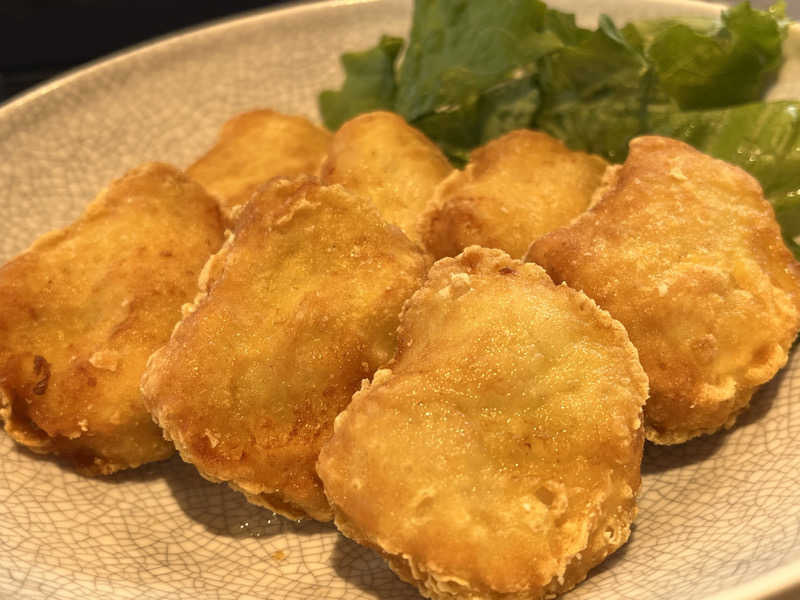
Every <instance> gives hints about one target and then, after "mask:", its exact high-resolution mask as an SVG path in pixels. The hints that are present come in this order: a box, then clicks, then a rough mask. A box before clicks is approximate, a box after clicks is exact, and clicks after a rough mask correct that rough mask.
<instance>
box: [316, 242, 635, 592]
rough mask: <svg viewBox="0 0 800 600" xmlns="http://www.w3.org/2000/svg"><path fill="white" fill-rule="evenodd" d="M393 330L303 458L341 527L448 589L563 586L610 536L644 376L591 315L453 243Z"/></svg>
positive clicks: (624, 495) (605, 318) (409, 572)
mask: <svg viewBox="0 0 800 600" xmlns="http://www.w3.org/2000/svg"><path fill="white" fill-rule="evenodd" d="M398 344H399V346H398V352H397V354H396V356H395V358H394V359H393V360H392V362H391V363H389V364H388V365H387V368H384V369H381V370H379V371H378V372H377V373H376V374H375V376H374V378H373V380H372V383H371V384H369V383H366V384H365V385H364V387H362V389H361V391H359V392H358V393H357V394H355V396H354V397H353V401H352V403H351V404H350V406H349V407H348V408H347V409H346V410H345V411H344V412H343V413H342V414H341V415H340V416H339V417H338V418H337V419H336V422H335V426H334V434H333V436H332V437H331V439H330V440H329V441H328V443H327V444H326V445H325V446H324V447H323V449H322V452H321V454H320V458H319V462H318V464H317V470H318V472H319V474H320V477H321V478H322V480H323V482H324V485H325V492H326V494H327V496H328V498H329V499H330V501H331V503H332V505H333V507H334V511H335V519H336V524H337V526H338V527H339V528H340V529H341V530H342V532H343V533H344V534H345V535H347V536H348V537H351V538H354V539H355V540H357V541H359V542H361V543H364V544H366V545H368V546H370V547H373V548H375V549H377V550H378V551H380V552H381V553H382V554H383V555H384V556H385V557H386V558H387V559H388V561H389V563H390V566H392V568H393V569H394V570H395V571H396V572H397V573H398V574H399V575H400V576H401V577H402V578H403V579H406V580H407V581H410V582H412V583H414V584H415V585H417V586H418V587H419V589H420V591H421V592H422V594H423V595H425V596H428V597H432V598H448V599H454V598H507V599H510V598H517V599H522V598H542V597H544V596H545V595H547V594H552V593H554V592H559V591H564V590H567V589H570V588H571V587H573V586H574V585H575V584H576V583H577V582H579V581H581V580H582V579H583V578H584V577H585V576H586V572H587V571H588V569H590V568H591V567H592V566H594V565H595V564H597V563H599V562H600V561H601V560H602V559H603V558H604V557H605V556H606V555H607V554H608V553H610V552H613V551H614V550H615V549H616V548H617V547H619V546H620V545H621V544H623V543H624V542H625V541H626V540H627V538H628V535H629V526H630V523H631V520H632V518H633V516H634V514H635V511H636V509H635V494H636V492H637V490H638V488H639V484H640V462H641V456H642V444H643V439H644V437H643V432H642V423H641V416H642V404H643V403H644V401H645V398H646V397H647V379H646V377H645V375H644V372H643V371H642V368H641V366H640V364H639V362H638V360H637V355H636V350H635V349H634V348H633V346H632V345H631V343H630V342H629V341H628V337H627V335H626V333H625V330H624V329H623V327H622V326H621V325H620V324H619V323H618V322H616V321H614V320H612V319H611V317H609V315H608V313H606V312H605V311H601V310H600V309H598V308H597V306H596V305H595V304H594V302H593V301H592V300H590V299H589V298H587V297H586V296H585V295H583V294H581V293H579V292H576V291H575V290H572V289H570V288H568V287H566V286H558V287H557V286H555V285H553V283H552V282H551V281H550V279H549V278H548V277H547V275H546V274H545V272H544V271H543V270H542V269H541V268H539V267H537V266H536V265H531V264H524V263H521V262H520V261H517V260H512V259H511V258H509V257H508V255H506V254H504V253H503V252H501V251H499V250H487V249H484V248H478V247H470V248H467V249H466V250H465V251H464V253H463V254H462V255H460V256H459V257H457V258H456V259H449V258H447V259H443V260H440V261H439V262H437V263H436V264H435V265H434V266H433V268H432V269H431V271H430V274H429V276H428V280H427V281H426V283H425V285H424V287H423V288H422V289H421V290H420V291H418V292H417V293H415V294H414V296H413V297H412V299H411V300H410V301H409V302H408V303H407V304H406V306H405V308H404V310H403V314H402V316H401V325H400V329H399V341H398Z"/></svg>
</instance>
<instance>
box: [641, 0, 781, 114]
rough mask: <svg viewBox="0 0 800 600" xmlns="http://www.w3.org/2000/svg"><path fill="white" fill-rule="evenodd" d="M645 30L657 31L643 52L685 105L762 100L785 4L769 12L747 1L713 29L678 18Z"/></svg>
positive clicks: (775, 64)
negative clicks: (756, 7)
mask: <svg viewBox="0 0 800 600" xmlns="http://www.w3.org/2000/svg"><path fill="white" fill-rule="evenodd" d="M693 25H694V26H693ZM644 29H645V30H647V31H648V32H649V33H651V34H652V33H653V32H654V31H656V33H655V35H653V36H652V38H651V39H650V40H649V43H648V44H646V46H645V48H644V51H645V53H646V54H647V57H648V59H649V60H650V61H651V62H652V64H653V67H654V70H655V72H656V74H657V76H658V81H659V84H660V85H661V86H663V88H664V89H665V90H666V91H667V93H668V94H669V96H671V97H672V98H674V99H675V100H676V101H677V102H678V104H679V105H680V107H681V108H682V109H696V108H713V107H723V106H731V105H734V104H742V103H745V102H752V101H755V100H758V99H760V98H761V97H762V95H763V94H764V92H765V90H766V87H767V85H768V83H769V82H770V81H771V79H772V78H773V77H774V75H775V73H776V72H777V70H778V68H779V67H780V64H781V60H782V52H781V47H782V44H783V40H784V39H785V38H786V30H787V22H786V20H785V14H784V6H783V3H779V4H778V5H776V6H775V7H774V9H773V10H772V11H770V12H767V11H761V10H756V9H753V8H752V7H751V6H750V5H749V3H746V2H745V3H742V4H739V5H738V6H735V7H733V8H731V9H730V10H729V11H726V12H724V13H722V19H721V22H720V23H719V26H718V27H714V28H713V29H710V30H709V29H706V28H699V27H697V22H696V21H695V22H694V23H693V24H686V23H683V22H681V21H679V20H672V21H671V23H670V21H666V20H661V21H659V22H658V23H656V24H644ZM643 37H644V39H645V40H647V38H648V37H649V36H647V35H645V36H643Z"/></svg>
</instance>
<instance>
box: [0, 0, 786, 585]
mask: <svg viewBox="0 0 800 600" xmlns="http://www.w3.org/2000/svg"><path fill="white" fill-rule="evenodd" d="M402 1H404V0H289V1H286V2H280V3H276V4H273V5H271V6H268V7H263V8H256V9H251V10H246V11H242V12H239V13H236V14H233V15H229V16H225V17H221V18H217V19H211V20H208V21H203V22H201V23H197V24H194V25H190V26H188V27H185V28H181V29H179V30H176V31H171V32H168V33H165V34H162V35H158V36H155V37H152V38H148V39H146V40H143V41H141V42H138V43H135V44H132V45H130V46H127V47H125V48H122V49H119V50H116V51H113V52H110V53H108V54H105V55H103V56H100V57H98V58H95V59H92V60H90V61H87V62H85V63H81V64H79V65H76V66H74V67H72V68H70V69H68V70H66V71H64V72H63V73H61V74H59V75H57V76H55V77H53V78H50V79H48V80H46V81H44V82H42V83H39V84H36V85H34V86H32V87H30V88H27V89H25V90H22V91H21V92H19V93H17V94H14V95H12V96H11V97H9V98H7V99H6V100H4V101H3V102H0V124H2V122H3V121H6V120H7V119H10V118H12V117H13V115H14V114H15V113H17V112H18V111H21V110H25V109H26V108H27V107H28V106H29V105H30V104H31V103H33V102H35V101H36V100H37V99H39V98H41V97H43V96H46V95H48V94H50V93H53V92H55V91H57V90H59V89H61V88H63V87H65V86H69V85H72V84H73V83H75V82H79V81H80V80H82V79H84V78H87V77H91V76H93V75H95V74H96V73H97V72H99V71H102V70H105V69H113V68H114V67H116V66H117V65H119V64H121V63H124V62H125V61H127V60H129V59H131V58H138V57H141V56H143V55H147V54H150V53H152V52H159V51H162V50H165V49H167V48H169V47H170V46H175V45H181V44H184V43H186V42H187V41H188V40H190V39H191V38H198V39H199V38H200V37H203V36H207V35H209V34H212V35H213V34H214V33H218V32H222V31H224V30H225V29H231V28H238V27H241V26H246V24H249V23H257V22H263V21H268V20H271V19H274V18H282V17H283V16H286V15H290V14H291V15H296V14H302V13H304V12H315V11H318V10H325V9H335V8H337V7H341V6H352V5H362V4H363V5H367V4H373V5H374V4H381V3H387V4H388V3H395V4H397V3H400V2H402ZM408 1H409V2H411V0H408ZM544 1H545V2H547V0H544ZM573 1H574V2H578V1H579V0H573ZM605 1H611V0H605ZM645 2H646V3H649V4H656V3H659V4H662V5H667V4H669V5H674V6H676V8H679V7H686V8H694V9H704V10H719V11H722V10H725V9H727V8H730V6H729V5H725V4H721V3H719V2H713V1H704V0H645ZM790 28H791V30H792V32H793V33H794V34H797V35H800V21H794V20H792V21H791V24H790ZM354 50H357V49H354ZM799 100H800V99H799ZM9 260H10V258H9ZM798 551H800V548H798ZM23 591H24V590H23ZM792 591H796V592H800V556H797V557H795V558H793V559H792V560H791V562H788V563H786V564H785V565H782V566H779V567H776V568H774V569H771V570H770V571H767V572H766V573H763V574H762V575H759V576H758V577H755V578H753V579H750V580H748V581H746V582H744V583H740V584H738V585H736V586H734V587H729V588H725V589H721V590H719V591H717V592H715V593H713V594H711V595H708V596H706V600H770V599H771V598H774V599H775V600H788V596H784V595H785V594H787V593H789V592H792Z"/></svg>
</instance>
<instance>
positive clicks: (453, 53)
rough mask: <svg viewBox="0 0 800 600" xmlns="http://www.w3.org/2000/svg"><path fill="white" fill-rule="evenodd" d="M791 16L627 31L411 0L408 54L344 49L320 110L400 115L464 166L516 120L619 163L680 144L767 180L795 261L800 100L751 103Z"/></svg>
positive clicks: (522, 12) (510, 9)
mask: <svg viewBox="0 0 800 600" xmlns="http://www.w3.org/2000/svg"><path fill="white" fill-rule="evenodd" d="M787 24H788V22H787V20H786V17H785V3H784V2H783V1H779V2H778V3H776V4H775V5H774V6H773V8H772V9H770V10H769V11H761V10H756V9H753V8H752V7H751V6H750V4H749V3H748V2H743V3H741V4H739V5H737V6H735V7H733V8H731V9H730V10H728V11H726V12H724V13H723V14H722V16H721V17H720V18H718V19H708V18H706V19H703V18H696V17H690V18H672V19H656V20H644V21H637V22H633V23H629V24H627V25H626V26H625V27H624V28H623V29H621V30H619V29H617V27H616V26H615V24H614V23H613V22H612V21H611V19H609V18H608V17H601V19H600V21H599V24H598V27H597V29H596V30H589V29H583V28H581V27H578V26H577V25H576V23H575V18H574V16H573V15H571V14H568V13H564V12H560V11H557V10H552V9H549V8H547V6H546V5H545V4H544V3H542V2H541V1H539V0H507V1H506V2H501V3H489V2H475V1H474V0H473V1H470V0H416V1H415V5H414V17H413V23H412V28H411V32H410V35H409V43H408V48H407V50H406V53H405V56H404V57H403V60H402V63H401V64H400V65H399V66H398V65H397V64H396V62H397V58H398V55H399V53H400V51H401V49H402V41H401V40H398V39H397V38H387V37H384V38H383V39H382V40H381V42H380V43H379V44H378V46H377V47H376V48H373V49H371V50H367V51H365V52H362V53H357V54H346V55H344V56H343V57H342V62H343V64H344V67H345V71H346V79H345V83H344V85H343V86H342V89H341V90H339V91H326V92H323V93H322V94H321V95H320V111H321V113H322V115H323V119H324V121H325V124H326V125H327V126H328V127H329V128H331V129H335V128H337V127H338V126H339V125H340V124H341V123H342V122H343V121H345V120H347V119H349V118H351V117H353V116H355V115H356V114H359V113H361V112H366V111H370V110H376V109H387V110H394V111H395V112H397V113H399V114H401V115H402V116H403V117H404V118H405V119H406V120H407V121H408V122H409V123H411V124H412V125H414V126H415V127H417V128H419V129H420V130H422V131H423V132H424V133H425V134H427V135H428V136H429V137H430V138H431V139H432V140H433V141H434V142H436V143H437V144H439V146H440V147H441V148H442V149H443V150H444V152H445V153H447V155H448V156H449V157H450V158H451V160H452V161H453V162H454V163H455V164H457V165H459V164H462V163H463V162H465V161H466V160H467V159H468V157H469V152H470V151H471V150H472V149H474V148H475V147H477V146H480V145H483V144H485V143H486V142H488V141H489V140H491V139H494V138H496V137H499V136H501V135H503V134H505V133H507V132H508V131H511V130H513V129H519V128H522V127H533V128H539V129H543V130H545V131H547V132H548V133H550V134H551V135H554V136H555V137H558V138H560V139H562V140H564V141H565V142H566V143H567V144H568V145H569V146H570V147H572V148H576V149H583V150H587V151H590V152H594V153H598V154H601V155H603V156H605V157H606V158H608V159H610V160H611V161H614V162H621V161H623V160H624V159H625V156H626V155H627V144H628V142H629V140H630V139H631V138H633V137H635V136H637V135H641V134H644V133H649V132H652V133H659V134H662V135H668V136H672V137H677V138H679V139H684V140H686V141H687V142H689V143H691V144H693V145H695V146H696V147H698V148H699V149H700V150H703V151H705V152H708V153H710V154H712V155H713V156H717V157H718V158H722V159H724V160H728V161H730V162H733V163H735V164H739V165H740V166H742V167H744V168H745V169H746V170H748V171H749V172H750V173H752V174H753V175H754V176H755V177H756V178H758V179H759V181H760V182H761V184H762V185H763V187H764V189H765V193H766V195H767V197H768V198H769V199H770V200H771V201H772V203H773V205H774V206H775V210H776V214H777V215H778V219H779V221H780V222H781V224H782V226H783V228H784V236H785V238H786V240H787V242H788V243H789V244H790V246H791V247H792V248H793V250H794V251H795V253H796V254H797V255H798V257H800V246H798V245H797V244H795V243H794V239H795V237H797V236H798V235H799V234H800V181H798V175H797V174H798V173H800V157H798V154H800V138H798V125H797V111H798V106H797V103H791V102H790V103H771V104H763V103H754V104H749V103H751V102H753V101H755V100H758V99H760V98H761V97H762V95H763V94H764V92H765V91H766V88H767V86H768V85H769V83H770V82H771V80H772V79H773V78H774V76H775V74H776V73H777V70H778V69H779V67H780V64H781V61H782V56H781V47H782V43H783V40H784V38H785V37H786V33H787ZM798 239H800V238H798Z"/></svg>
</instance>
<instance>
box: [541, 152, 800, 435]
mask: <svg viewBox="0 0 800 600" xmlns="http://www.w3.org/2000/svg"><path fill="white" fill-rule="evenodd" d="M604 189H605V191H604V193H603V195H602V197H601V198H600V199H599V200H598V201H597V203H596V204H595V205H594V206H593V207H592V209H591V210H590V211H589V212H587V213H585V214H584V215H582V216H581V217H579V218H578V219H576V220H575V221H574V222H573V223H572V224H570V225H569V226H567V227H564V228H562V229H560V230H557V231H554V232H552V233H550V234H549V235H547V236H545V237H543V238H541V239H540V240H538V241H536V242H534V244H532V246H531V248H530V250H529V252H528V254H527V259H528V260H531V261H534V262H536V263H538V264H540V265H542V266H543V267H545V269H547V271H548V273H549V274H550V275H551V277H552V278H553V279H554V281H556V282H561V281H566V282H567V283H568V284H569V285H570V286H572V287H574V288H576V289H581V290H583V291H584V292H586V294H588V295H589V296H591V297H592V298H593V299H594V300H596V301H597V303H598V304H599V305H600V306H601V307H602V308H604V309H606V310H608V311H609V312H610V313H611V315H612V316H613V317H614V318H616V319H618V320H619V321H620V322H622V323H623V324H624V325H625V328H626V329H627V330H628V333H629V334H630V337H631V341H632V342H633V344H634V345H635V346H636V348H637V349H638V351H639V356H640V358H641V361H642V365H643V366H644V369H645V371H646V372H647V375H648V377H649V378H650V388H651V390H650V399H649V400H648V402H647V407H646V409H645V417H646V432H647V437H648V439H650V440H652V441H654V442H657V443H664V444H672V443H679V442H683V441H686V440H688V439H690V438H693V437H695V436H698V435H701V434H707V433H713V432H714V431H717V430H719V429H720V428H724V427H730V426H731V425H733V423H734V422H735V420H736V417H737V415H739V414H740V413H741V412H742V411H743V410H744V409H745V408H746V407H747V405H748V404H749V402H750V398H751V396H752V395H753V392H754V391H755V389H756V388H757V387H758V386H759V385H761V384H763V383H765V382H766V381H768V380H769V379H771V378H772V377H773V376H774V375H775V373H776V372H777V371H778V370H779V369H780V368H781V367H782V366H783V365H784V364H785V363H786V360H787V357H788V352H789V348H790V346H791V344H792V341H793V340H794V338H795V336H796V334H797V331H798V327H800V271H799V270H798V265H797V262H796V261H795V260H794V258H793V257H792V255H791V253H790V252H789V250H788V249H787V248H786V246H785V244H784V242H783V240H782V238H781V233H780V227H779V225H778V223H777V221H776V220H775V215H774V212H773V209H772V207H771V206H770V204H769V203H768V202H767V201H766V200H765V199H764V196H763V193H762V191H761V187H760V186H759V184H758V182H756V180H755V179H753V178H752V177H751V176H750V175H748V174H747V173H745V172H744V171H743V170H741V169H739V168H738V167H736V166H733V165H731V164H728V163H725V162H722V161H719V160H715V159H713V158H711V157H709V156H707V155H705V154H702V153H700V152H698V151H697V150H695V149H694V148H692V147H691V146H689V145H687V144H684V143H683V142H679V141H676V140H671V139H667V138H661V137H656V136H647V137H641V138H637V139H635V140H633V141H632V142H631V145H630V154H629V156H628V159H627V160H626V161H625V163H624V165H622V166H621V167H618V168H615V169H614V171H613V172H611V173H610V174H609V177H608V178H607V181H605V184H604Z"/></svg>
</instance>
